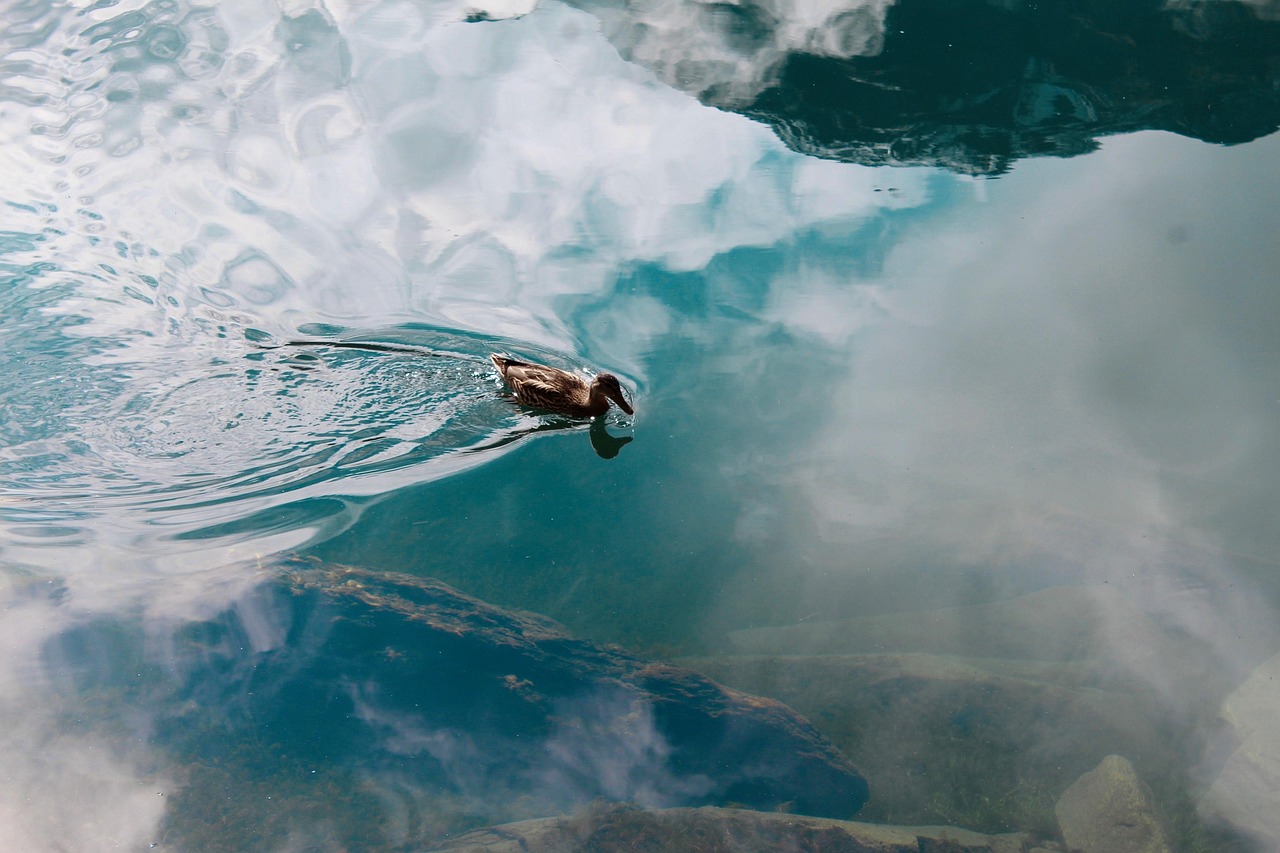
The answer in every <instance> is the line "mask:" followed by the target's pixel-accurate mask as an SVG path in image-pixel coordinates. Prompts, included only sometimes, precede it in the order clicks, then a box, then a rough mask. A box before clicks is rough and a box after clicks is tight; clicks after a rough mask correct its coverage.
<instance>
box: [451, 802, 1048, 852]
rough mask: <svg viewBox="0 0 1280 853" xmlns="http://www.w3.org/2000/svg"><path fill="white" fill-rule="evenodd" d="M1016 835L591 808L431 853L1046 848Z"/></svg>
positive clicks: (714, 811) (475, 836)
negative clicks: (583, 811) (577, 813)
mask: <svg viewBox="0 0 1280 853" xmlns="http://www.w3.org/2000/svg"><path fill="white" fill-rule="evenodd" d="M1059 849H1060V848H1059V847H1057V846H1056V845H1048V846H1045V847H1036V846H1035V842H1034V840H1033V839H1032V838H1031V837H1030V836H1028V835H1026V834H1024V833H1010V834H1002V835H984V834H982V833H978V832H972V831H970V830H967V829H961V828H958V827H952V826H928V827H909V826H878V825H875V824H869V823H855V822H853V821H838V820H823V819H821V818H811V817H803V816H798V815H789V814H777V813H772V814H770V813H763V812H751V811H742V810H738V809H721V808H698V809H663V810H658V811H644V810H640V809H629V808H618V807H610V808H603V809H601V808H596V809H592V810H589V811H587V812H585V813H583V814H579V815H575V816H573V817H562V818H549V819H545V820H535V821H522V822H520V823H512V824H506V825H504V826H495V827H490V828H488V829H481V830H476V831H474V832H469V833H466V834H465V835H462V836H460V837H458V838H455V839H452V840H450V841H448V842H445V843H442V844H440V845H437V846H436V847H433V848H431V850H432V851H433V853H446V851H447V853H564V851H572V850H593V851H598V853H613V851H617V853H622V851H632V850H655V851H656V850H661V851H663V853H694V851H698V853H758V851H787V853H809V851H812V853H929V851H936V853H1033V852H1034V851H1036V850H1041V851H1044V853H1049V851H1050V850H1059Z"/></svg>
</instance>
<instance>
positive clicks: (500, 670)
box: [44, 560, 867, 849]
mask: <svg viewBox="0 0 1280 853" xmlns="http://www.w3.org/2000/svg"><path fill="white" fill-rule="evenodd" d="M267 568H268V570H269V571H268V572H267V575H266V579H265V580H264V582H263V583H262V584H260V585H259V586H258V587H256V588H255V589H254V590H252V591H251V592H250V593H248V594H246V595H245V596H244V597H242V598H241V599H240V600H239V601H237V602H236V604H235V605H234V606H232V607H230V608H228V609H226V610H224V611H223V612H220V613H217V614H215V615H212V616H210V617H209V618H204V619H200V620H197V621H189V622H184V623H181V624H177V625H172V626H169V628H168V629H167V632H166V631H157V630H156V629H155V627H154V626H152V627H151V629H150V630H149V631H147V632H141V631H139V629H138V628H137V626H136V625H131V624H127V623H121V622H116V621H111V622H95V623H92V624H89V625H85V626H82V627H80V628H78V629H76V630H73V631H70V632H67V633H64V634H63V635H60V636H59V637H58V638H57V639H56V640H54V641H52V642H51V643H50V644H49V645H48V647H46V648H45V650H44V657H45V662H46V669H47V670H48V671H49V672H54V673H58V674H59V676H58V677H59V678H65V679H68V680H70V681H71V682H72V686H73V688H74V692H75V693H76V694H78V695H92V696H93V697H94V705H93V708H92V712H93V713H94V714H95V715H98V716H100V717H106V718H112V719H114V720H116V721H117V722H115V723H113V725H128V726H133V727H137V726H139V725H144V726H145V728H146V730H147V737H148V739H149V742H150V743H152V744H153V745H154V746H155V748H156V749H157V750H159V751H161V752H162V753H163V754H165V755H166V756H167V757H168V760H169V761H170V762H171V763H172V765H173V766H174V767H175V768H177V769H176V770H175V773H176V775H177V776H179V777H180V778H181V779H182V780H183V783H182V785H181V786H180V788H179V789H178V790H175V791H171V792H170V794H169V796H168V798H167V799H166V802H167V803H169V812H168V820H169V826H170V837H171V838H172V839H176V842H177V843H180V844H181V845H182V846H183V847H184V848H185V849H209V848H208V847H207V844H209V843H212V839H219V840H220V843H223V844H224V847H223V848H222V849H235V847H236V845H237V844H238V845H239V846H240V847H239V849H266V848H271V849H276V847H274V846H273V845H277V846H278V845H279V844H282V843H284V842H285V840H286V839H291V842H290V843H301V841H300V839H301V840H305V839H308V838H312V836H313V835H314V834H315V833H316V832H320V831H321V829H323V832H324V838H325V839H327V840H326V841H325V843H330V842H331V841H333V840H334V839H336V840H337V841H336V842H334V843H341V844H356V845H357V846H362V847H363V848H366V849H367V846H368V844H369V843H370V842H368V841H367V840H366V841H361V839H370V838H373V839H378V840H379V843H385V844H393V843H394V844H404V843H411V842H417V843H426V842H430V841H432V840H434V839H435V838H437V837H439V835H440V833H441V832H445V831H450V830H453V829H456V828H458V827H460V826H475V825H478V824H488V823H497V822H501V821H504V820H507V821H510V820H516V819H521V818H531V817H540V816H545V815H556V814H564V813H566V812H569V811H572V810H573V809H574V808H577V807H579V806H581V805H582V804H585V803H589V802H591V801H592V800H594V799H597V798H600V799H603V800H607V801H628V802H634V803H638V804H641V805H644V806H647V807H670V806H700V805H735V806H746V807H750V808H759V809H777V808H782V807H786V808H788V809H792V810H794V811H797V812H800V813H805V814H813V815H820V816H827V817H839V818H848V817H852V816H853V815H854V814H856V813H857V812H858V810H859V809H860V808H861V807H862V805H863V803H864V802H865V800H866V799H867V783H866V781H865V780H864V778H863V776H862V775H861V774H860V773H859V771H858V770H857V768H855V767H854V766H853V765H852V764H851V763H850V762H849V761H848V760H847V759H846V758H845V757H844V756H843V755H842V754H841V753H840V751H839V750H838V749H837V748H836V747H835V746H834V745H833V744H832V742H831V741H830V740H828V739H827V738H825V737H824V736H822V735H821V734H819V733H818V731H817V730H816V729H815V728H814V727H813V726H812V725H811V724H810V723H809V722H808V721H807V720H805V719H804V718H803V717H801V716H800V715H799V714H797V713H796V712H795V711H793V710H791V709H790V708H788V707H786V706H785V705H783V704H782V703H780V702H778V701H775V700H772V699H766V698H762V697H759V696H754V695H750V694H747V693H744V692H740V691H738V690H734V689H731V688H728V687H724V686H721V685H719V684H717V683H715V682H714V681H712V680H711V679H709V678H708V677H706V676H704V675H700V674H698V673H696V672H693V671H692V670H689V669H686V668H682V667H679V666H674V665H670V664H666V663H657V662H653V661H648V660H644V659H642V658H639V657H637V656H635V655H632V654H629V653H627V652H626V651H624V650H622V649H620V648H616V647H611V646H602V645H598V644H595V643H592V642H588V641H585V640H581V639H577V638H575V637H573V636H570V635H569V634H568V633H567V632H566V631H565V630H564V629H563V628H562V627H561V626H560V625H558V624H556V623H554V622H552V621H550V620H548V619H546V618H544V617H541V616H538V615H535V614H532V613H524V612H517V611H513V610H507V609H503V608H499V607H495V606H492V605H489V604H486V603H484V602H482V601H479V600H477V599H475V598H472V597H470V596H467V595H464V594H462V593H460V592H458V591H457V590H455V589H452V588H451V587H449V586H446V585H445V584H443V583H439V582H436V581H433V580H428V579H424V578H419V577H412V576H408V575H398V574H387V573H381V572H373V571H366V570H361V569H354V568H346V567H338V566H331V565H324V564H317V563H311V562H307V561H302V560H287V561H284V562H283V563H281V564H278V565H273V566H269V567H267ZM139 718H145V724H140V723H138V722H137V720H138V719H139ZM228 826H230V827H233V828H235V829H236V831H237V832H240V833H241V835H239V836H236V839H238V840H236V839H233V841H232V842H226V838H227V836H226V830H225V827H228ZM309 843H319V842H316V841H315V840H314V839H313V841H312V842H309ZM375 846H376V845H375Z"/></svg>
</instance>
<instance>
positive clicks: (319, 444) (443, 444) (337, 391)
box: [0, 326, 585, 541]
mask: <svg viewBox="0 0 1280 853" xmlns="http://www.w3.org/2000/svg"><path fill="white" fill-rule="evenodd" d="M317 328H319V329H322V330H323V331H325V332H333V331H334V327H331V326H324V327H317ZM340 337H341V341H339V343H344V345H343V346H331V345H328V343H327V342H326V341H321V340H315V341H309V342H308V343H307V344H306V345H298V346H295V345H290V344H287V343H281V342H276V341H273V340H272V339H270V338H269V337H268V336H265V335H262V334H250V335H248V336H246V338H245V339H243V340H239V341H225V340H224V341H222V342H221V346H218V347H214V346H211V345H204V346H196V347H194V348H189V349H186V350H185V351H175V352H171V353H170V356H169V358H168V360H167V361H165V362H164V363H162V364H160V365H153V366H144V365H141V364H132V365H130V366H129V367H128V369H127V370H126V371H125V372H127V373H128V376H127V378H124V379H121V378H120V377H119V376H117V377H115V379H116V381H115V382H112V383H100V384H99V385H98V386H97V387H91V388H90V391H91V392H92V393H93V396H94V397H95V398H96V399H91V400H84V399H83V398H81V399H80V400H79V401H78V402H77V403H71V402H70V401H69V400H65V399H64V400H61V401H58V400H46V401H44V402H45V405H44V406H43V407H39V406H33V407H32V408H31V410H30V411H28V412H25V413H24V412H16V413H15V412H13V411H11V412H10V415H11V416H16V417H21V416H23V415H24V414H25V415H26V416H28V418H29V419H30V418H32V417H36V412H37V411H39V410H41V408H43V409H44V410H49V411H55V412H59V416H58V417H57V418H56V419H54V420H51V421H46V420H40V422H39V423H35V424H32V425H31V430H30V433H31V434H30V435H28V436H26V439H27V440H25V441H16V442H14V443H11V444H9V445H8V446H6V447H3V448H0V490H3V491H4V492H5V494H6V495H7V496H8V497H9V498H10V500H8V501H7V502H6V503H5V504H4V505H3V506H0V519H4V520H6V521H8V522H9V525H8V533H9V536H10V537H11V538H22V539H24V540H28V541H31V540H33V539H34V537H32V536H30V534H29V532H28V533H24V532H22V531H29V529H30V525H31V524H33V523H36V521H37V520H38V521H39V522H41V523H43V524H45V525H56V526H57V530H58V531H59V533H58V535H57V536H56V537H50V538H52V539H55V540H59V541H64V540H66V539H69V538H74V537H75V536H76V535H77V531H79V530H81V529H82V527H81V525H85V524H86V522H87V521H88V520H92V519H102V518H106V517H109V518H111V519H112V520H113V521H114V522H115V523H116V524H117V525H123V526H124V527H125V528H127V529H130V530H133V531H134V532H137V531H138V530H139V529H141V528H142V527H147V528H155V527H160V528H165V529H166V532H167V533H168V534H169V535H170V536H173V537H183V538H192V537H197V536H199V535H200V531H202V530H212V529H218V528H227V527H228V526H229V525H230V526H233V527H234V528H235V529H236V530H237V532H239V533H241V534H245V533H248V532H251V530H253V529H255V528H256V524H255V523H254V519H259V520H261V523H262V525H263V530H270V529H278V527H279V525H280V512H281V511H282V510H283V509H284V507H286V506H287V505H290V504H293V503H295V502H298V501H301V500H312V501H313V500H316V499H323V498H326V497H329V496H333V495H343V496H362V495H363V496H368V495H374V494H378V493H381V492H384V491H387V490H390V489H393V488H397V487H400V486H404V485H408V484H411V483H417V482H424V481H428V480H431V479H434V478H436V477H439V476H444V475H445V474H448V473H452V472H454V471H457V470H459V469H460V468H466V467H471V466H473V465H476V464H480V463H481V462H483V461H485V460H486V459H488V458H491V457H492V456H494V455H495V454H499V453H502V452H504V451H505V449H507V448H508V447H510V446H511V445H512V444H513V443H514V442H515V441H516V440H518V439H520V438H521V437H524V436H529V435H533V434H535V433H540V432H546V431H552V430H564V429H583V428H585V425H584V424H581V423H578V422H572V421H566V420H565V419H562V418H556V417H553V416H540V415H537V414H535V413H532V412H529V411H527V410H525V409H522V408H520V407H518V406H516V405H514V404H513V403H512V402H511V401H510V400H509V399H508V397H507V395H506V394H505V393H504V391H503V389H502V387H501V384H500V382H499V381H498V379H497V377H496V375H495V373H494V371H493V370H492V368H491V367H490V366H489V364H488V360H487V354H488V353H489V352H490V351H492V350H494V349H510V348H512V344H511V342H510V341H506V340H501V339H495V338H488V337H484V336H478V335H467V334H463V333H458V332H453V331H450V330H442V329H437V328H433V327H426V326H406V327H400V328H395V329H386V330H381V331H380V332H376V333H366V334H364V335H360V336H353V335H352V334H350V333H349V332H348V333H346V334H343V335H341V336H340ZM362 342H363V343H371V344H372V343H381V344H391V345H393V346H399V347H406V348H412V350H413V351H406V352H398V351H397V352H384V351H376V350H364V349H358V348H353V347H352V346H351V344H352V343H357V344H358V343H362ZM525 349H526V350H527V349H528V348H527V347H526V348H525ZM537 357H540V358H544V359H546V360H548V361H553V362H558V363H560V364H562V365H564V366H570V367H572V366H575V365H573V363H572V362H571V361H570V360H567V359H565V358H563V357H559V358H557V357H555V355H554V354H551V353H540V354H538V356H537ZM49 361H50V362H51V363H50V364H48V365H47V369H48V372H50V373H53V372H55V371H57V370H60V369H61V368H62V365H61V364H59V363H57V360H56V359H51V360H49ZM36 384H37V385H39V384H41V383H39V382H37V383H36ZM47 385H48V387H47V389H46V393H47V394H48V395H51V396H53V397H56V396H58V395H59V394H60V393H64V394H65V393H69V392H71V390H72V389H71V388H70V387H67V386H64V385H62V384H61V383H58V382H52V383H47ZM41 417H42V416H41ZM41 432H43V433H45V434H43V435H40V433H41ZM343 505H344V504H342V502H340V501H339V502H331V504H329V506H331V507H342V506H343ZM299 512H301V516H300V517H303V516H305V517H308V518H310V517H311V516H312V515H313V514H314V512H308V511H301V510H300V511H299ZM258 532H262V531H258Z"/></svg>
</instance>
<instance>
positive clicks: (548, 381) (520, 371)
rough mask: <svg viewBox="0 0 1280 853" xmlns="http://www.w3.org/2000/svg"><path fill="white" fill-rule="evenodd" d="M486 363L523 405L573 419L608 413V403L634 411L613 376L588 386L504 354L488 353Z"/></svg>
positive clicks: (563, 373) (558, 371) (599, 378)
mask: <svg viewBox="0 0 1280 853" xmlns="http://www.w3.org/2000/svg"><path fill="white" fill-rule="evenodd" d="M489 360H490V361H492V362H493V366H494V367H496V368H498V375H499V376H501V377H502V378H503V380H504V381H505V382H506V383H507V385H508V387H510V388H511V391H512V393H514V394H515V396H516V399H517V400H518V401H520V402H521V403H523V404H525V405H526V406H533V407H534V408H537V409H545V410H547V411H548V412H556V413H558V414H561V415H568V416H569V417H572V418H596V417H599V416H600V415H603V414H604V413H605V412H607V411H609V401H610V400H612V401H613V402H614V403H616V404H617V406H618V408H619V409H622V411H624V412H626V413H627V414H628V415H634V414H635V410H634V409H632V408H631V404H630V403H628V402H627V398H626V397H624V396H623V394H622V383H620V382H619V381H618V377H616V376H614V375H613V374H612V373H601V374H599V375H598V376H596V377H595V378H594V379H593V380H591V383H590V384H587V381H586V380H585V379H583V378H582V377H581V376H578V375H577V374H574V373H570V372H569V371H567V370H561V369H560V368H558V367H548V366H547V365H545V364H533V363H532V362H528V361H520V360H518V359H514V358H510V357H508V356H505V355H498V354H497V353H491V354H490V355H489Z"/></svg>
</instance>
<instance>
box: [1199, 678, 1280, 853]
mask: <svg viewBox="0 0 1280 853" xmlns="http://www.w3.org/2000/svg"><path fill="white" fill-rule="evenodd" d="M1221 710H1222V720H1223V722H1224V723H1225V724H1226V726H1227V735H1228V737H1229V738H1230V742H1231V744H1230V748H1231V752H1230V755H1228V756H1227V759H1226V761H1225V762H1223V765H1222V768H1221V770H1219V772H1218V776H1217V778H1216V779H1215V780H1214V781H1213V784H1211V785H1210V786H1209V789H1208V790H1207V791H1206V792H1205V793H1204V796H1203V797H1202V798H1201V800H1200V810H1201V812H1202V813H1204V814H1205V815H1206V816H1207V817H1209V818H1211V819H1213V820H1216V821H1222V822H1224V823H1226V824H1229V825H1231V826H1234V827H1236V828H1237V829H1239V830H1240V831H1242V832H1245V833H1247V834H1249V835H1250V836H1252V837H1253V838H1254V839H1255V840H1256V841H1257V842H1258V843H1259V844H1260V845H1262V846H1263V847H1264V848H1265V849H1268V850H1280V655H1277V656H1275V657H1273V658H1271V659H1270V660H1268V661H1267V662H1265V663H1264V664H1262V665H1261V666H1259V667H1258V668H1257V669H1256V670H1254V672H1253V673H1252V674H1251V675H1250V676H1249V678H1248V679H1247V680H1246V681H1245V682H1244V684H1242V685H1240V686H1239V687H1238V688H1237V689H1236V690H1234V691H1233V692H1232V693H1231V694H1230V695H1229V696H1227V698H1226V699H1225V700H1224V701H1223V703H1222V709H1221Z"/></svg>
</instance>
